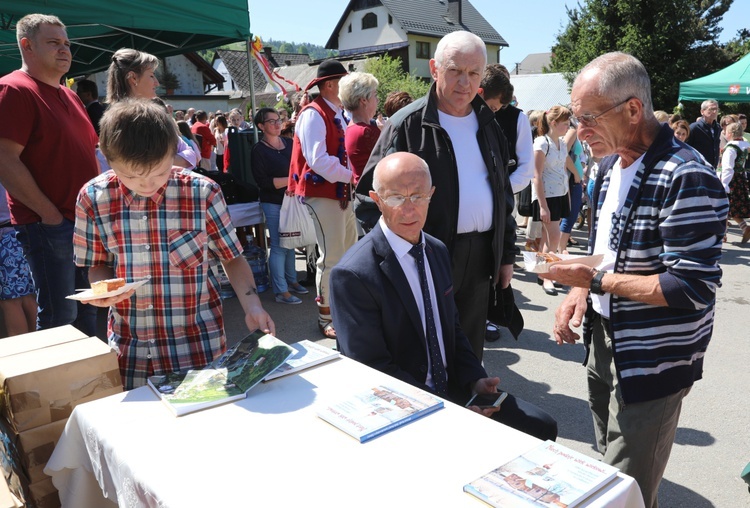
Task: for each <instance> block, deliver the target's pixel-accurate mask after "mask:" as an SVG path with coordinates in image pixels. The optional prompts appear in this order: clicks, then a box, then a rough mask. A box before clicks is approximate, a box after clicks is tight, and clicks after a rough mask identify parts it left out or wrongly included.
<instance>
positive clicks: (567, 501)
mask: <svg viewBox="0 0 750 508" xmlns="http://www.w3.org/2000/svg"><path fill="white" fill-rule="evenodd" d="M617 472H618V469H617V468H616V467H612V466H610V465H608V464H605V463H603V462H601V461H598V460H595V459H593V458H591V457H589V456H587V455H584V454H582V453H578V452H576V451H574V450H571V449H570V448H566V447H565V446H562V445H559V444H557V443H554V442H552V441H545V442H544V443H540V444H539V445H537V446H536V447H534V448H532V449H531V450H529V451H528V452H525V453H523V454H521V455H520V456H518V457H516V458H515V459H513V460H511V461H510V462H508V463H506V464H504V465H502V466H500V467H499V468H497V469H495V470H493V471H490V472H489V473H487V474H485V475H484V476H482V477H480V478H478V479H476V480H474V481H473V482H471V483H469V484H467V485H464V491H465V492H468V493H469V494H472V495H474V496H476V497H478V498H479V499H481V500H482V501H484V502H486V503H488V504H490V505H492V506H495V507H503V506H529V507H539V506H550V507H555V508H573V507H574V506H576V505H578V504H579V503H581V502H583V501H585V500H586V498H588V497H589V496H591V494H593V493H594V492H596V491H597V490H599V489H600V488H602V487H603V486H604V485H606V484H607V483H609V482H611V481H612V479H613V478H614V477H615V476H617Z"/></svg>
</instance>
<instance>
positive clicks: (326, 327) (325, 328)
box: [318, 321, 337, 340]
mask: <svg viewBox="0 0 750 508" xmlns="http://www.w3.org/2000/svg"><path fill="white" fill-rule="evenodd" d="M318 330H320V333H322V334H323V337H325V338H326V339H333V340H336V339H337V337H336V330H335V329H334V328H333V321H326V322H321V321H318Z"/></svg>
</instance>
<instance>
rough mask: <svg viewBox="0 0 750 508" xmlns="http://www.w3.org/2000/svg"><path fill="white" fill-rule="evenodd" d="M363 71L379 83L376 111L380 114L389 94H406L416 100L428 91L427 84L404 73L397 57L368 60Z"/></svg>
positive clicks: (428, 86) (385, 56) (386, 56)
mask: <svg viewBox="0 0 750 508" xmlns="http://www.w3.org/2000/svg"><path fill="white" fill-rule="evenodd" d="M364 70H365V72H369V73H370V74H372V75H373V76H375V77H376V78H377V80H378V82H379V83H380V84H379V85H378V100H379V104H378V111H380V112H382V111H383V104H385V98H386V97H387V96H388V94H389V93H391V92H407V93H408V94H409V95H411V96H412V97H413V98H414V99H418V98H420V97H422V96H423V95H425V94H426V93H427V92H428V91H429V89H430V85H429V83H426V82H425V81H422V80H421V79H419V78H418V77H416V76H413V75H411V74H408V73H407V72H406V71H404V68H403V65H402V63H401V58H399V57H397V58H391V57H389V56H388V55H384V56H382V57H378V58H368V59H367V61H365V66H364Z"/></svg>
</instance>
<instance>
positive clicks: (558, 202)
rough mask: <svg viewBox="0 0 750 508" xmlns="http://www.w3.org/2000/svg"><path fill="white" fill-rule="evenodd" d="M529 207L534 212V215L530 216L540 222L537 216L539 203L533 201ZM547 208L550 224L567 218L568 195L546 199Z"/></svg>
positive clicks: (568, 209) (568, 208)
mask: <svg viewBox="0 0 750 508" xmlns="http://www.w3.org/2000/svg"><path fill="white" fill-rule="evenodd" d="M531 206H532V207H533V211H534V215H533V216H532V217H533V219H534V220H538V221H540V220H542V218H541V217H540V216H539V201H538V200H537V201H534V202H533V203H531ZM547 208H549V214H550V221H552V222H555V221H558V220H560V219H562V218H563V217H567V216H568V215H569V214H570V200H569V198H568V195H567V194H565V195H563V196H558V197H555V198H547Z"/></svg>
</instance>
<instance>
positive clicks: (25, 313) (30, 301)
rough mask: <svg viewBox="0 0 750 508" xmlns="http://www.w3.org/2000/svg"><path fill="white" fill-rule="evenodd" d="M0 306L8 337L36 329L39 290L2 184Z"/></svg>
mask: <svg viewBox="0 0 750 508" xmlns="http://www.w3.org/2000/svg"><path fill="white" fill-rule="evenodd" d="M0 309H2V311H3V315H4V317H5V331H6V332H7V333H8V336H9V337H10V336H13V335H20V334H22V333H29V332H33V331H34V330H36V314H37V307H36V291H34V281H33V279H32V278H31V269H30V268H29V263H28V262H27V261H26V258H25V257H24V255H23V248H22V247H21V243H20V242H19V241H18V239H17V238H16V230H15V229H14V228H13V226H11V225H10V210H9V209H8V196H7V194H5V187H3V186H2V185H0Z"/></svg>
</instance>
